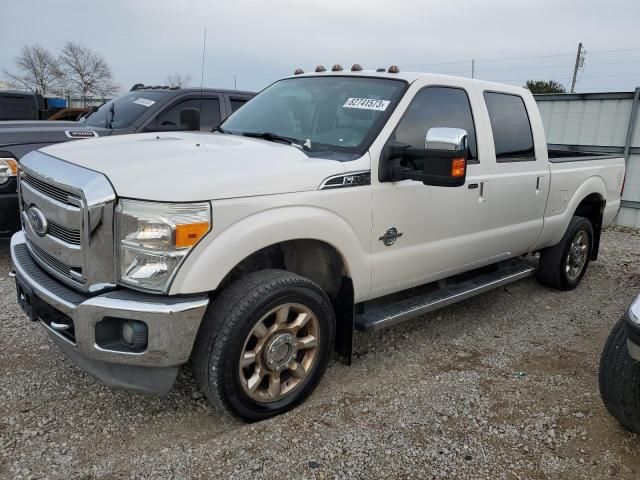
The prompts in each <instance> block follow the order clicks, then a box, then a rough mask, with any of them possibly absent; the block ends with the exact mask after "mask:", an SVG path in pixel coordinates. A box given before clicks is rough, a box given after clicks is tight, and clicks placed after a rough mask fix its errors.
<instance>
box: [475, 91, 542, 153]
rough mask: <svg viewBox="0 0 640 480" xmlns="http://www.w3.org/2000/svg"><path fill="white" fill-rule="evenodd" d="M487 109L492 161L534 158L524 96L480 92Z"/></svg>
mask: <svg viewBox="0 0 640 480" xmlns="http://www.w3.org/2000/svg"><path fill="white" fill-rule="evenodd" d="M484 100H485V103H486V105H487V111H488V112H489V120H490V122H491V130H492V131H493V143H494V145H495V150H496V161H497V162H498V163H504V162H526V161H535V159H536V155H535V150H534V145H533V134H532V131H531V123H530V121H529V115H528V114H527V109H526V107H525V104H524V99H523V98H522V97H521V96H519V95H515V94H511V93H502V92H488V91H487V92H484Z"/></svg>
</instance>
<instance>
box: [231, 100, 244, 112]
mask: <svg viewBox="0 0 640 480" xmlns="http://www.w3.org/2000/svg"><path fill="white" fill-rule="evenodd" d="M245 103H247V100H241V99H239V98H232V99H231V111H232V112H235V111H236V110H238V109H239V108H240V107H241V106H243V105H244V104H245Z"/></svg>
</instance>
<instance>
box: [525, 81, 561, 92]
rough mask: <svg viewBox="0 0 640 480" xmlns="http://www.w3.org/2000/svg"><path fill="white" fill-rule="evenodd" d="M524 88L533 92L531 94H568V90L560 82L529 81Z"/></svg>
mask: <svg viewBox="0 0 640 480" xmlns="http://www.w3.org/2000/svg"><path fill="white" fill-rule="evenodd" d="M524 88H528V89H529V90H531V93H534V94H535V93H567V89H566V88H564V86H563V85H562V84H561V83H560V82H556V81H555V80H527V83H526V84H525V86H524Z"/></svg>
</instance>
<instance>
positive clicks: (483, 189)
mask: <svg viewBox="0 0 640 480" xmlns="http://www.w3.org/2000/svg"><path fill="white" fill-rule="evenodd" d="M486 203H487V181H486V180H484V181H480V191H479V192H478V205H484V204H486Z"/></svg>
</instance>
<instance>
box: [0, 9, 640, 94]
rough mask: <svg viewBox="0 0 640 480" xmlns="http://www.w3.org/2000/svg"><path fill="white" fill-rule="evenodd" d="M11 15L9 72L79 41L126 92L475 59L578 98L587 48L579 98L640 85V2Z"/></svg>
mask: <svg viewBox="0 0 640 480" xmlns="http://www.w3.org/2000/svg"><path fill="white" fill-rule="evenodd" d="M0 12H1V17H2V19H3V21H2V25H3V28H2V30H3V32H2V40H1V41H0V72H1V71H2V70H5V69H6V70H12V69H13V68H14V65H13V59H14V58H15V56H16V55H17V54H18V53H19V51H20V48H21V47H22V46H23V45H31V44H34V43H39V44H41V45H43V46H45V47H46V48H48V49H49V50H51V51H52V52H54V53H58V52H59V51H60V49H61V48H62V46H63V45H64V43H65V42H66V41H67V40H73V41H77V42H80V43H82V44H84V45H86V46H88V47H89V48H91V49H93V50H95V51H97V52H98V53H100V54H101V55H103V56H104V58H105V59H106V60H107V62H108V64H109V65H110V67H111V69H112V72H113V75H114V77H115V80H116V82H117V83H118V84H119V85H120V86H121V87H122V89H123V90H128V89H129V88H130V86H131V85H133V84H135V83H145V84H153V85H158V84H164V83H166V76H167V75H169V74H173V73H179V74H183V75H190V76H191V78H192V80H191V86H199V85H200V81H201V78H202V77H203V84H204V86H205V87H220V88H234V86H237V88H239V89H244V90H260V89H262V88H264V87H265V86H267V85H268V84H269V83H271V82H273V81H274V80H277V79H278V78H281V77H283V76H286V75H290V74H291V73H293V71H294V70H295V69H296V68H297V67H301V68H303V69H304V70H305V71H308V70H312V69H313V68H314V67H315V65H317V64H323V65H325V66H331V65H333V64H335V63H339V64H341V65H343V66H350V65H352V64H353V63H359V64H361V65H362V66H363V67H364V68H376V67H380V66H384V67H388V66H389V65H392V64H395V65H399V66H400V68H401V69H402V70H411V71H424V72H435V73H447V74H453V75H460V76H467V77H470V76H471V73H472V72H471V70H472V59H474V60H475V66H474V76H475V77H476V78H481V79H485V80H492V81H500V82H505V83H511V84H515V85H523V84H524V83H525V81H526V80H528V79H536V80H538V79H540V80H556V81H559V82H560V83H562V84H563V85H565V86H567V87H568V86H570V81H571V76H572V73H573V65H574V63H575V59H576V52H577V48H578V43H579V42H582V43H583V44H584V47H585V49H586V55H585V60H584V68H583V69H582V70H581V71H580V72H579V74H578V82H577V84H576V91H577V92H594V91H631V90H633V89H634V88H635V87H636V86H640V28H639V27H638V22H639V21H640V0H606V1H604V0H576V1H573V0H535V1H532V0H439V1H434V0H386V1H379V0H226V1H217V0H182V1H180V0H173V1H164V0H135V1H132V0H129V1H126V0H110V1H87V0H84V1H74V0H55V1H53V0H0ZM205 29H206V43H205V42H203V40H204V32H205ZM203 44H204V45H205V46H206V49H205V55H204V59H205V66H204V70H202V69H201V66H202V53H203ZM0 78H2V75H1V74H0Z"/></svg>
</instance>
